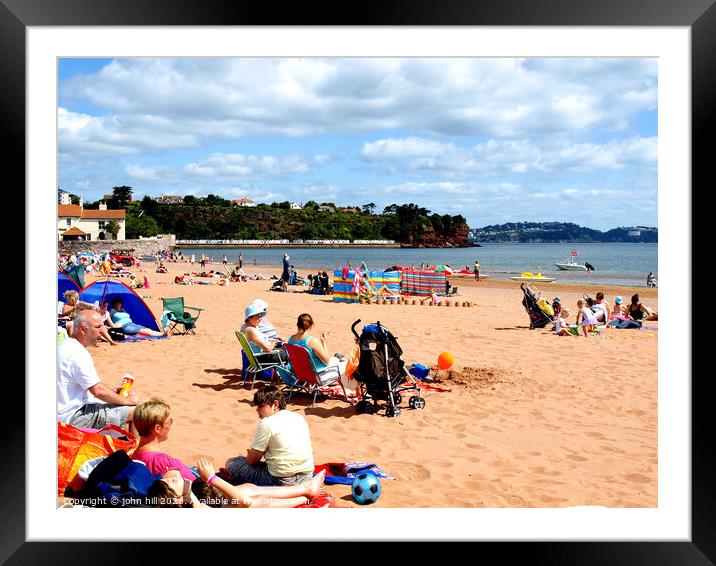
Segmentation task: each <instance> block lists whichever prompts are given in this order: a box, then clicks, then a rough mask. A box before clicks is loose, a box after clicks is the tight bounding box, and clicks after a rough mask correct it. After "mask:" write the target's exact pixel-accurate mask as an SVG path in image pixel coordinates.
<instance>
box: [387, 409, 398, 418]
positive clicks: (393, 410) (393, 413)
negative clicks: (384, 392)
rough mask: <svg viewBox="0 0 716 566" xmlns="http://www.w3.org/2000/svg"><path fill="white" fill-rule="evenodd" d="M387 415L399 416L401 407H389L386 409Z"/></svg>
mask: <svg viewBox="0 0 716 566" xmlns="http://www.w3.org/2000/svg"><path fill="white" fill-rule="evenodd" d="M385 416H386V417H395V418H397V417H399V416H400V407H387V408H386V409H385Z"/></svg>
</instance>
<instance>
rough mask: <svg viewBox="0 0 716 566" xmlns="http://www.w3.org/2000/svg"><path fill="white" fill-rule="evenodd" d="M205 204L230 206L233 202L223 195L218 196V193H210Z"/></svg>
mask: <svg viewBox="0 0 716 566" xmlns="http://www.w3.org/2000/svg"><path fill="white" fill-rule="evenodd" d="M204 202H205V204H207V205H209V206H211V205H218V206H229V205H230V204H231V203H230V202H229V201H228V200H226V199H224V198H221V197H218V196H216V195H212V194H210V195H209V196H207V197H206V199H204Z"/></svg>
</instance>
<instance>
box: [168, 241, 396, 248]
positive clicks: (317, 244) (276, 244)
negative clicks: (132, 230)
mask: <svg viewBox="0 0 716 566" xmlns="http://www.w3.org/2000/svg"><path fill="white" fill-rule="evenodd" d="M197 246H200V247H203V248H236V247H242V248H243V247H246V248H399V247H400V244H399V243H397V242H395V240H177V241H176V247H177V248H194V247H197Z"/></svg>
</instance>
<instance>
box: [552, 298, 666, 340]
mask: <svg viewBox="0 0 716 566" xmlns="http://www.w3.org/2000/svg"><path fill="white" fill-rule="evenodd" d="M552 309H553V311H554V317H555V328H554V331H555V333H556V334H557V336H579V330H578V329H580V328H581V330H582V334H583V335H584V336H589V335H590V334H592V333H594V332H598V331H599V330H600V329H601V328H606V327H612V328H622V329H625V328H640V327H641V325H642V322H644V321H653V320H658V319H659V314H658V313H657V312H656V311H653V310H652V309H650V308H648V307H646V306H645V305H643V304H642V303H641V301H640V299H639V295H638V294H637V293H635V294H634V295H633V296H632V297H631V301H630V303H629V304H627V305H624V299H623V297H621V296H616V297H615V298H614V304H613V305H612V306H611V307H610V306H609V303H608V302H607V301H605V299H604V293H603V292H601V291H599V292H598V293H597V294H596V295H595V298H594V299H592V298H591V297H586V298H584V299H578V300H577V309H576V313H577V314H576V317H575V322H574V324H570V322H569V321H568V318H569V316H570V311H569V309H568V308H567V307H562V305H561V300H560V298H559V297H555V298H554V300H553V302H552Z"/></svg>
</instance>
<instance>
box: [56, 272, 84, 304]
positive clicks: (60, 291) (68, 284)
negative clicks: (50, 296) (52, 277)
mask: <svg viewBox="0 0 716 566" xmlns="http://www.w3.org/2000/svg"><path fill="white" fill-rule="evenodd" d="M81 290H82V289H80V288H79V287H78V286H77V283H75V281H74V279H72V278H70V277H67V274H66V273H63V272H62V271H58V272H57V300H58V301H62V302H63V303H64V302H65V292H67V291H77V293H79V292H80V291H81Z"/></svg>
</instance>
